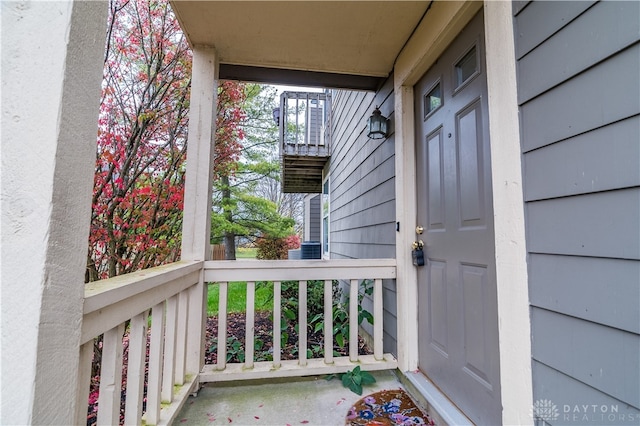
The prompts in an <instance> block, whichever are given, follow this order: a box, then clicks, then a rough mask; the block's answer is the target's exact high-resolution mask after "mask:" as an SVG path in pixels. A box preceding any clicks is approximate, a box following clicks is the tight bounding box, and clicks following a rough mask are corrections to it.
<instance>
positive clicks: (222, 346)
mask: <svg viewBox="0 0 640 426" xmlns="http://www.w3.org/2000/svg"><path fill="white" fill-rule="evenodd" d="M218 285H219V286H220V289H219V298H218V354H217V357H218V360H217V362H216V368H217V369H218V370H224V369H225V367H226V366H227V293H228V289H229V284H228V283H227V282H221V283H218Z"/></svg>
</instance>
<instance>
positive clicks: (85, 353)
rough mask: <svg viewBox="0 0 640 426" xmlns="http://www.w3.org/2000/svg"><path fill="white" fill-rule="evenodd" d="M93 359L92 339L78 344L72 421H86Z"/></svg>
mask: <svg viewBox="0 0 640 426" xmlns="http://www.w3.org/2000/svg"><path fill="white" fill-rule="evenodd" d="M92 360H93V340H89V341H88V342H87V343H85V344H84V345H82V346H80V361H79V364H78V369H79V371H78V389H77V393H76V414H75V421H74V423H75V424H77V425H79V424H84V423H86V421H87V401H88V395H89V389H91V362H92Z"/></svg>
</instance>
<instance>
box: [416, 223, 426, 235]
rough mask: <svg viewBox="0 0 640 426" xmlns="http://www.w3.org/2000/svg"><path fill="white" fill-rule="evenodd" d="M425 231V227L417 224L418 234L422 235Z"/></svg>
mask: <svg viewBox="0 0 640 426" xmlns="http://www.w3.org/2000/svg"><path fill="white" fill-rule="evenodd" d="M423 232H424V228H423V227H422V226H420V225H418V226H416V234H418V235H422V233H423Z"/></svg>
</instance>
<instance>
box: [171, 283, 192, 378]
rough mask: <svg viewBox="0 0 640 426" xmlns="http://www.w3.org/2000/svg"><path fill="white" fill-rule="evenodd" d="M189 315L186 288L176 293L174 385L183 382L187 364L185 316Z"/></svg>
mask: <svg viewBox="0 0 640 426" xmlns="http://www.w3.org/2000/svg"><path fill="white" fill-rule="evenodd" d="M188 317H189V295H188V294H187V292H186V290H183V291H181V292H180V293H179V294H178V326H177V327H178V328H177V330H176V331H177V334H176V366H175V371H174V375H173V381H174V383H175V384H176V385H180V386H182V385H183V384H184V377H185V367H186V364H187V318H188Z"/></svg>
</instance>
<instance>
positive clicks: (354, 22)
mask: <svg viewBox="0 0 640 426" xmlns="http://www.w3.org/2000/svg"><path fill="white" fill-rule="evenodd" d="M171 5H172V6H173V9H174V11H175V13H176V15H177V16H178V20H179V22H180V25H181V26H182V29H183V31H184V32H185V33H186V34H187V37H188V40H189V42H190V43H191V45H192V46H193V45H210V46H214V47H215V48H216V50H217V52H218V55H219V58H220V64H221V67H220V69H221V77H222V78H225V77H226V78H234V77H235V78H241V77H242V76H243V75H251V76H252V78H251V79H252V80H254V81H255V80H260V81H264V82H274V83H282V81H278V79H279V78H281V76H282V75H281V74H278V72H277V70H287V73H286V75H287V76H288V78H290V79H293V80H296V79H298V78H300V79H302V80H304V78H307V79H310V81H314V80H319V81H324V85H327V86H330V85H331V82H332V81H333V80H332V79H330V78H326V77H327V76H326V75H325V76H324V77H325V78H321V77H322V75H321V74H317V73H327V74H328V75H331V74H338V75H343V76H344V75H349V76H357V77H366V78H363V79H355V80H351V81H352V83H350V84H349V85H352V86H354V87H353V88H360V89H363V88H367V89H371V90H373V89H375V87H357V86H359V85H360V86H373V85H375V84H377V83H378V82H379V79H380V78H386V77H387V76H388V75H389V74H390V73H391V71H392V69H393V65H394V62H395V59H396V57H397V56H398V53H399V52H400V51H401V49H402V47H403V46H404V44H405V42H406V40H407V39H408V38H409V36H410V35H411V33H412V32H413V30H414V28H415V27H416V26H417V25H418V23H419V22H420V20H421V18H422V16H423V15H424V13H425V11H426V10H427V8H428V6H429V1H182V0H173V1H171ZM265 68H266V69H267V70H265ZM270 70H271V71H274V72H273V73H271V74H270V73H269V72H268V71H270ZM292 71H302V73H295V72H293V73H292ZM225 73H226V74H227V75H225ZM314 73H316V74H314ZM261 76H264V77H263V78H262V77H261ZM270 80H271V81H270ZM302 80H298V81H291V83H304V81H302ZM336 81H338V82H339V79H336ZM307 84H308V83H307Z"/></svg>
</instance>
